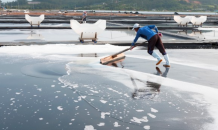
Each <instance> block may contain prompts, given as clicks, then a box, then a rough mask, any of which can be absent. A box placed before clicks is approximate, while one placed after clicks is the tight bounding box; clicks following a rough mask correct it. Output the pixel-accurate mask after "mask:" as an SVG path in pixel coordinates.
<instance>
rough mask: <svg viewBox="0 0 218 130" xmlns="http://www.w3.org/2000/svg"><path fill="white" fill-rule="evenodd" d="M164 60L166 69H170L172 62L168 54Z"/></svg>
mask: <svg viewBox="0 0 218 130" xmlns="http://www.w3.org/2000/svg"><path fill="white" fill-rule="evenodd" d="M164 59H165V61H166V64H164V65H163V66H164V67H170V60H169V56H168V54H166V55H164Z"/></svg>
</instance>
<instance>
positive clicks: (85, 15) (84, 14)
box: [82, 11, 87, 23]
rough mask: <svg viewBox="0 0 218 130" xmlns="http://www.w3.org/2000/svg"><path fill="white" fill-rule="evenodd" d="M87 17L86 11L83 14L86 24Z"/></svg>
mask: <svg viewBox="0 0 218 130" xmlns="http://www.w3.org/2000/svg"><path fill="white" fill-rule="evenodd" d="M86 17H87V13H86V11H84V12H83V15H82V21H83V23H86Z"/></svg>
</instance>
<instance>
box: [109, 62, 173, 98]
mask: <svg viewBox="0 0 218 130" xmlns="http://www.w3.org/2000/svg"><path fill="white" fill-rule="evenodd" d="M124 59H125V58H123V59H121V60H118V61H115V62H112V63H109V64H107V65H108V66H112V67H121V68H124V65H123V60H124ZM155 69H156V72H155V73H154V74H155V75H158V76H162V77H167V74H168V72H169V69H170V68H169V67H166V68H165V71H164V72H163V73H162V71H161V70H160V68H158V67H156V68H155ZM130 79H131V81H132V84H133V86H134V88H135V89H134V92H133V93H132V95H131V96H132V99H154V98H156V97H158V95H159V93H160V87H161V84H159V83H155V82H151V81H142V80H140V79H138V78H134V77H131V76H130ZM137 83H138V84H142V85H140V87H138V85H137ZM141 86H143V88H142V87H141Z"/></svg>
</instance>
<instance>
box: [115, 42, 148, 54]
mask: <svg viewBox="0 0 218 130" xmlns="http://www.w3.org/2000/svg"><path fill="white" fill-rule="evenodd" d="M143 43H144V42H143ZM143 43H139V44H136V45H135V46H134V47H136V46H139V45H141V44H143ZM134 47H133V48H134ZM133 48H131V47H130V48H126V49H125V50H122V51H120V52H117V53H115V54H113V55H112V58H114V57H116V56H117V55H119V54H121V53H123V52H126V51H128V50H131V49H133Z"/></svg>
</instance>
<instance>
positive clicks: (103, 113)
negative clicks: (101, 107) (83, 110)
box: [101, 112, 110, 119]
mask: <svg viewBox="0 0 218 130" xmlns="http://www.w3.org/2000/svg"><path fill="white" fill-rule="evenodd" d="M105 115H110V113H109V112H101V118H103V119H105Z"/></svg>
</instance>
